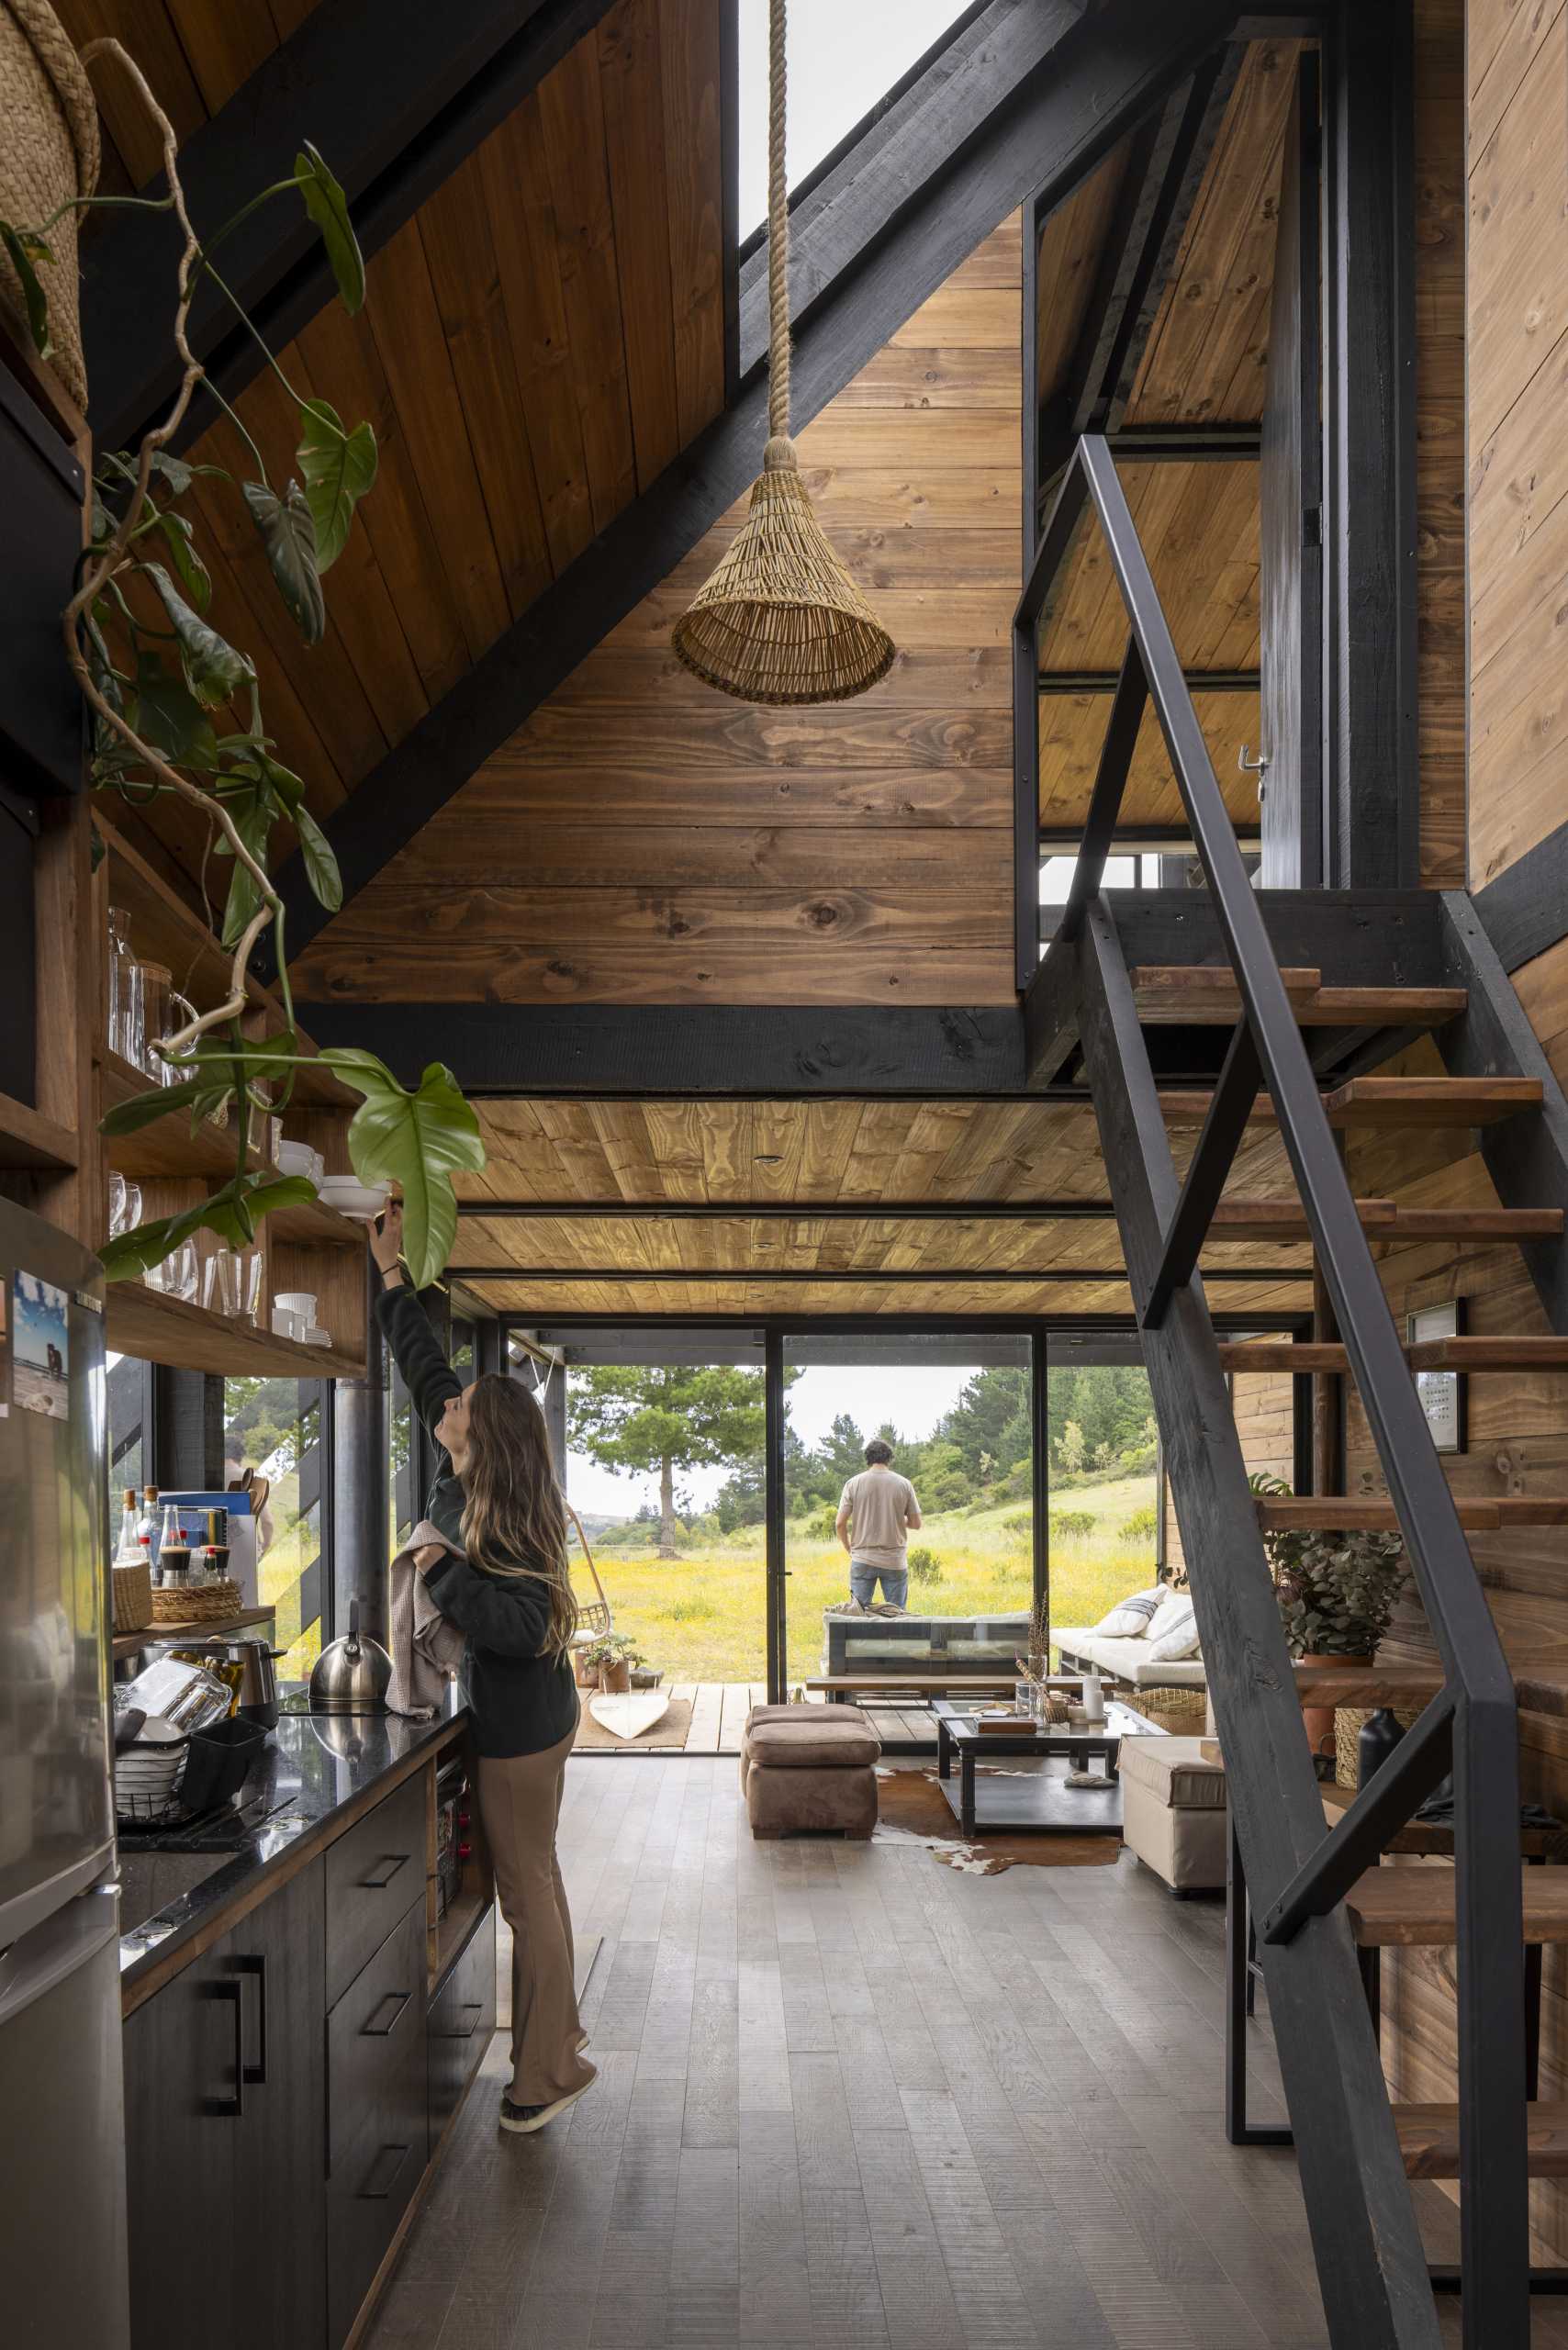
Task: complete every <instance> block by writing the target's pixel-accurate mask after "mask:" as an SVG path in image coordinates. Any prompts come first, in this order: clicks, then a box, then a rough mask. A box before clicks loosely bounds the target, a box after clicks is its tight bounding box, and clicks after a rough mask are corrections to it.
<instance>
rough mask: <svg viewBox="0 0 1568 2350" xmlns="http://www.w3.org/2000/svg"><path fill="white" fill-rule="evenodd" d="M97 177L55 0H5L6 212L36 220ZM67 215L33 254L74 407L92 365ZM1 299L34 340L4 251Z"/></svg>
mask: <svg viewBox="0 0 1568 2350" xmlns="http://www.w3.org/2000/svg"><path fill="white" fill-rule="evenodd" d="M97 184H98V109H97V106H96V105H95V101H94V97H93V90H92V84H90V83H89V81H88V79H87V75H86V71H85V68H84V66H83V63H82V61H81V59H80V58H79V57H78V56H77V54H76V51H75V50H74V48H73V46H72V43H71V41H70V39H69V38H68V36H67V34H66V31H65V28H64V27H63V25H62V23H61V21H60V19H59V17H57V16H56V15H55V13H54V10H53V9H52V8H51V7H50V6H49V0H0V220H8V221H9V222H10V223H11V225H12V226H13V228H20V229H36V228H37V227H38V226H39V223H40V222H41V221H44V220H47V219H48V218H49V216H50V213H51V212H52V211H53V210H54V208H55V207H56V205H59V204H63V203H64V202H65V201H66V200H67V198H68V197H71V196H91V194H92V192H93V190H94V188H95V186H96V185H97ZM77 218H78V216H77V215H76V214H75V213H74V212H67V213H64V214H62V217H61V218H60V219H58V220H57V221H56V222H55V224H54V226H53V228H52V229H50V232H49V246H50V252H52V253H53V255H54V259H53V261H52V262H47V261H40V262H39V263H36V267H37V269H38V274H39V284H40V285H42V287H43V290H44V292H45V294H46V295H47V297H48V298H49V328H50V341H52V343H53V345H54V353H53V356H52V358H51V360H50V365H51V366H52V367H53V369H54V371H55V373H56V375H58V376H59V377H60V380H61V382H62V384H63V385H64V386H65V388H66V390H67V391H68V392H69V393H70V394H71V397H72V398H73V400H74V401H75V402H76V404H77V406H78V408H85V407H86V405H87V370H86V366H85V364H84V360H83V357H82V330H81V325H80V322H79V319H78V317H77V292H78V287H77V271H76V224H77ZM0 299H3V300H4V302H5V304H6V308H7V309H8V310H10V311H11V312H12V313H13V314H14V316H15V318H16V319H17V325H18V327H19V330H20V332H21V335H22V338H23V340H24V341H25V342H27V343H28V346H29V347H30V345H31V340H32V339H31V336H30V334H29V333H28V324H27V316H28V314H27V306H26V303H25V302H24V301H23V298H22V288H21V285H20V283H19V281H18V279H17V273H16V271H15V270H14V269H13V268H12V266H11V263H10V262H9V261H8V260H7V259H6V257H5V256H4V255H3V254H0Z"/></svg>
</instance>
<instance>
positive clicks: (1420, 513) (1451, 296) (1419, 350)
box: [1415, 0, 1465, 890]
mask: <svg viewBox="0 0 1568 2350" xmlns="http://www.w3.org/2000/svg"><path fill="white" fill-rule="evenodd" d="M1415 73H1416V89H1415V121H1416V129H1415V143H1416V527H1417V551H1416V597H1417V678H1418V688H1419V693H1420V704H1419V711H1418V716H1417V759H1418V761H1419V771H1420V778H1421V879H1422V881H1423V882H1424V883H1425V884H1426V885H1427V886H1428V888H1432V889H1445V890H1462V888H1463V887H1464V874H1465V838H1464V828H1465V799H1464V786H1465V696H1464V0H1417V6H1416V41H1415Z"/></svg>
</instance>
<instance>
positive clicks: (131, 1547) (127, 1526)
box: [115, 1485, 146, 1567]
mask: <svg viewBox="0 0 1568 2350" xmlns="http://www.w3.org/2000/svg"><path fill="white" fill-rule="evenodd" d="M145 1556H146V1553H145V1551H144V1550H142V1548H141V1521H140V1515H139V1513H138V1511H137V1506H136V1487H135V1486H134V1485H128V1486H127V1487H126V1489H125V1507H124V1508H123V1509H122V1510H121V1512H120V1517H119V1540H118V1543H117V1544H116V1546H115V1564H116V1566H117V1567H134V1566H137V1565H139V1564H140V1561H141V1560H142V1559H143V1558H144V1557H145Z"/></svg>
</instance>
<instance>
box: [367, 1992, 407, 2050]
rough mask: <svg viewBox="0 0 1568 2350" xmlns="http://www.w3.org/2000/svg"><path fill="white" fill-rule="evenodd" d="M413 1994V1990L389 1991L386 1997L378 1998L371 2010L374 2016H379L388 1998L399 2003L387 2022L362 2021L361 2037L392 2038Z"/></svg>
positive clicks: (373, 2038) (371, 2038) (368, 2038)
mask: <svg viewBox="0 0 1568 2350" xmlns="http://www.w3.org/2000/svg"><path fill="white" fill-rule="evenodd" d="M413 1996H414V1995H413V1993H412V1992H411V1991H388V1992H387V1993H386V1996H385V1997H382V1998H379V1999H377V2001H376V2002H375V2007H374V2008H372V2009H371V2011H370V2012H371V2014H372V2015H373V2016H378V2015H379V2014H380V2013H381V2010H382V2009H383V2008H384V2007H385V2006H386V2002H387V2000H388V1999H395V2000H396V2001H397V2005H396V2007H395V2008H394V2009H393V2010H392V2013H391V2015H390V2016H389V2017H388V2019H387V2020H386V2022H385V2023H362V2024H361V2026H360V2028H359V2036H360V2038H361V2039H362V2040H388V2039H390V2038H391V2036H392V2034H393V2032H395V2031H397V2029H398V2017H399V2016H400V2015H401V2014H402V2012H403V2010H404V2009H405V2008H406V2007H407V2006H408V2004H409V2000H410V1999H411V1998H412V1997H413Z"/></svg>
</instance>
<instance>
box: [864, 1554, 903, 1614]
mask: <svg viewBox="0 0 1568 2350" xmlns="http://www.w3.org/2000/svg"><path fill="white" fill-rule="evenodd" d="M878 1577H880V1578H881V1584H882V1597H883V1598H884V1599H890V1600H891V1601H892V1602H893V1604H894V1605H895V1606H899V1607H902V1606H904V1605H905V1603H906V1601H907V1600H908V1598H909V1569H908V1568H907V1567H871V1566H868V1565H867V1564H866V1563H865V1561H863V1560H861V1559H851V1561H849V1595H850V1597H851V1598H852V1599H857V1600H858V1601H859V1602H860V1605H861V1606H862V1607H869V1606H870V1605H871V1594H872V1593H873V1592H874V1591H875V1590H876V1588H877V1581H878Z"/></svg>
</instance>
